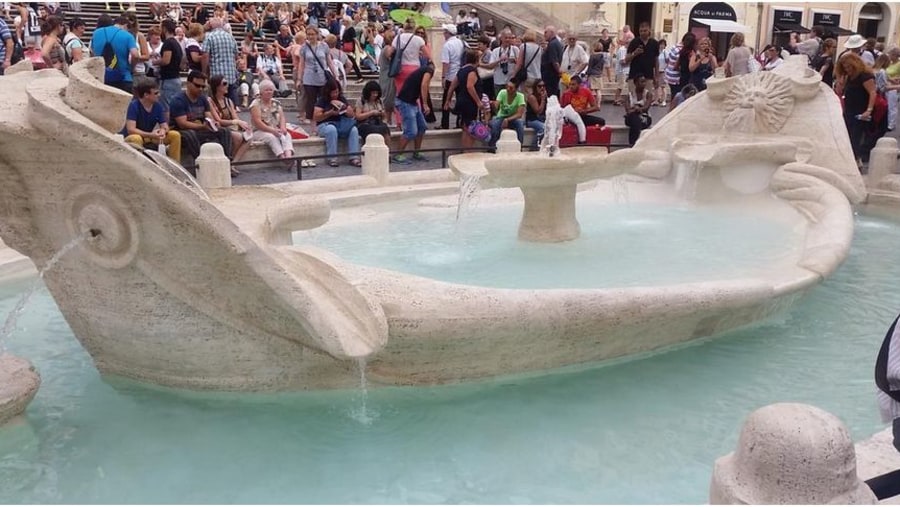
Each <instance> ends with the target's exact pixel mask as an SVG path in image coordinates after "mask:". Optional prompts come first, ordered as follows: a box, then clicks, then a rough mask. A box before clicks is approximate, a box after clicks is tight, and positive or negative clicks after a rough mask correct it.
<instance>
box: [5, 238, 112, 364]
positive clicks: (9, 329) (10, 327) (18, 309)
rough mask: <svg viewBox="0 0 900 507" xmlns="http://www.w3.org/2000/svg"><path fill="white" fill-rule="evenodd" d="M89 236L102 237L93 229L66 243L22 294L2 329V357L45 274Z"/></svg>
mask: <svg viewBox="0 0 900 507" xmlns="http://www.w3.org/2000/svg"><path fill="white" fill-rule="evenodd" d="M88 235H90V236H92V237H97V236H99V235H100V231H97V230H95V229H91V230H90V231H88V232H87V233H85V234H82V235H80V236H78V237H76V238H75V239H73V240H72V241H70V242H68V243H66V244H65V245H64V246H63V247H62V248H60V249H59V251H58V252H56V253H55V254H54V255H53V256H52V257H50V260H49V261H47V264H45V265H44V267H43V268H41V269H40V271H38V276H37V278H36V279H35V280H34V282H32V283H31V285H29V286H28V288H27V289H26V290H25V292H24V293H23V294H22V297H20V298H19V301H18V302H16V306H14V307H13V309H12V310H11V311H10V312H9V314H7V316H6V321H4V322H3V328H2V329H0V355H2V354H4V353H5V352H6V341H7V340H8V339H9V337H10V335H12V333H13V331H15V330H16V324H18V322H19V316H20V315H21V314H22V312H23V311H24V310H25V306H26V305H27V304H28V301H29V300H30V299H31V296H32V295H34V293H35V291H36V290H37V288H38V287H39V286H40V284H41V281H42V280H43V279H44V274H45V273H47V271H50V270H51V269H53V266H55V265H56V263H57V262H59V260H60V259H61V258H62V256H63V255H66V254H67V253H68V252H69V251H70V250H72V249H73V248H75V246H76V245H78V244H79V243H81V242H82V241H83V240H84V239H85V237H86V236H88Z"/></svg>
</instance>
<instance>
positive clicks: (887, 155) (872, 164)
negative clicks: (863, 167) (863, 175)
mask: <svg viewBox="0 0 900 507" xmlns="http://www.w3.org/2000/svg"><path fill="white" fill-rule="evenodd" d="M897 153H898V149H897V140H896V139H894V138H893V137H882V138H881V139H879V140H878V142H877V143H875V147H874V148H872V154H871V155H870V156H869V185H871V186H875V185H878V182H879V181H881V180H883V179H884V177H885V176H887V175H889V174H893V173H894V172H896V170H897Z"/></svg>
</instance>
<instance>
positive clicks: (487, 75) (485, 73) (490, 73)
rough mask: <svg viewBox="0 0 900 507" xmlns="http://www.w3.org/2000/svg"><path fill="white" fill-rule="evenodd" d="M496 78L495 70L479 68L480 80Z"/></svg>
mask: <svg viewBox="0 0 900 507" xmlns="http://www.w3.org/2000/svg"><path fill="white" fill-rule="evenodd" d="M493 77H494V69H485V68H484V67H478V79H491V78H493Z"/></svg>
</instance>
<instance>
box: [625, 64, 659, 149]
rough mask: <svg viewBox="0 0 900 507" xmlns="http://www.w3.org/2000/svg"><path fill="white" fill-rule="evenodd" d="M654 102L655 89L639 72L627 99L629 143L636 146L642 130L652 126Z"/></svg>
mask: <svg viewBox="0 0 900 507" xmlns="http://www.w3.org/2000/svg"><path fill="white" fill-rule="evenodd" d="M651 104H653V90H651V89H650V87H648V86H647V78H645V77H644V76H643V75H641V74H638V75H636V76H635V77H634V90H632V91H630V92H628V97H627V98H626V99H625V125H627V126H628V145H629V146H634V143H636V142H637V140H638V138H639V137H640V136H641V131H642V130H644V129H648V128H650V125H651V124H652V123H653V118H651V117H650V112H649V111H650V105H651Z"/></svg>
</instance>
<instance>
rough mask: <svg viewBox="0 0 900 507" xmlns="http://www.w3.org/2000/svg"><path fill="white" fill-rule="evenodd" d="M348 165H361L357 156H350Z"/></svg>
mask: <svg viewBox="0 0 900 507" xmlns="http://www.w3.org/2000/svg"><path fill="white" fill-rule="evenodd" d="M350 165H352V166H353V167H362V160H360V159H358V158H352V159H350Z"/></svg>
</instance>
